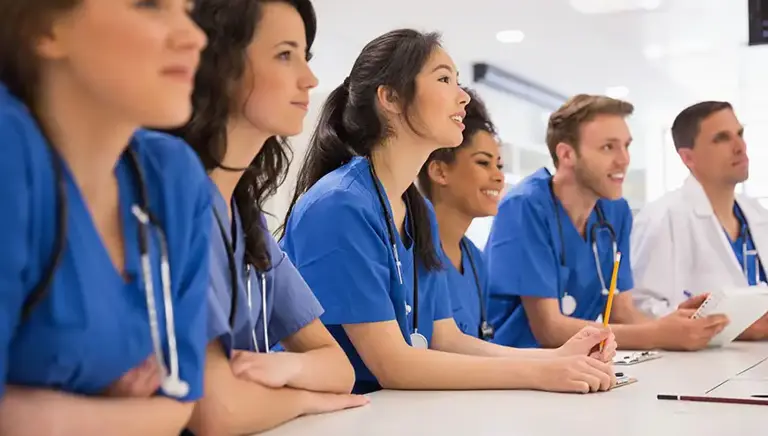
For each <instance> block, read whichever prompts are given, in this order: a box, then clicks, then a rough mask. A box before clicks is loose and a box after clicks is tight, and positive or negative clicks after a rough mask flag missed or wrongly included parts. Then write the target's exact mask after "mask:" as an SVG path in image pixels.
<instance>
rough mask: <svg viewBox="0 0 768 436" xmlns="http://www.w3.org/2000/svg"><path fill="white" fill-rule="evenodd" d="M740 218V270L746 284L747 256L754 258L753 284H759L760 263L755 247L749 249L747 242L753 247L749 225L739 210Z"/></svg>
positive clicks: (747, 272)
mask: <svg viewBox="0 0 768 436" xmlns="http://www.w3.org/2000/svg"><path fill="white" fill-rule="evenodd" d="M736 207H738V205H737V206H736ZM740 215H741V218H739V221H740V222H741V233H740V236H743V237H744V239H743V240H742V241H741V263H742V265H741V268H742V270H743V271H744V278H746V279H747V283H749V267H748V265H747V259H748V257H749V256H754V258H755V284H760V267H761V261H760V256H759V255H758V253H757V247H755V248H754V249H752V250H750V249H749V241H752V244H753V245H754V242H755V240H754V239H752V232H751V231H750V230H749V224H748V223H747V218H746V217H744V212H743V211H741V210H740Z"/></svg>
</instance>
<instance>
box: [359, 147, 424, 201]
mask: <svg viewBox="0 0 768 436" xmlns="http://www.w3.org/2000/svg"><path fill="white" fill-rule="evenodd" d="M431 152H432V150H431V149H428V148H427V147H424V144H423V143H420V142H419V141H412V140H406V139H401V140H393V141H390V142H387V143H384V144H379V146H377V147H375V148H374V149H373V151H372V152H371V163H372V165H373V169H374V171H376V176H377V177H378V178H379V181H380V182H381V184H382V186H383V187H384V192H385V193H386V194H387V199H389V204H391V205H393V207H394V206H395V205H398V204H400V201H401V198H402V197H403V194H404V193H405V191H406V189H408V187H409V186H410V185H411V184H412V183H413V181H414V180H416V177H418V175H419V170H420V169H421V167H422V165H424V162H426V161H427V158H428V157H429V154H430V153H431Z"/></svg>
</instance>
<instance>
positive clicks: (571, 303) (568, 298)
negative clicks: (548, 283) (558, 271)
mask: <svg viewBox="0 0 768 436" xmlns="http://www.w3.org/2000/svg"><path fill="white" fill-rule="evenodd" d="M560 303H561V307H562V309H563V315H568V316H571V315H573V313H574V312H576V306H577V304H576V298H574V297H573V295H571V294H567V293H566V294H565V295H563V298H562V300H560Z"/></svg>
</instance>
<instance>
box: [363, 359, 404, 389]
mask: <svg viewBox="0 0 768 436" xmlns="http://www.w3.org/2000/svg"><path fill="white" fill-rule="evenodd" d="M402 354H407V353H402ZM402 354H398V355H390V356H387V357H386V358H377V359H376V362H377V363H376V364H375V365H371V366H368V368H369V369H370V370H371V373H372V374H373V376H374V377H376V381H378V382H379V385H380V386H381V387H382V389H393V390H405V389H408V385H409V383H408V382H407V380H406V379H407V374H408V369H407V368H408V364H407V357H406V356H404V355H402Z"/></svg>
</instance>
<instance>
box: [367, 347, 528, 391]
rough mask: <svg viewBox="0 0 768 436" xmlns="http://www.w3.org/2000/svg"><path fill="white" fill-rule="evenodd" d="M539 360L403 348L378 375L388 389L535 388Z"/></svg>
mask: <svg viewBox="0 0 768 436" xmlns="http://www.w3.org/2000/svg"><path fill="white" fill-rule="evenodd" d="M538 361H539V360H537V359H520V358H510V357H478V356H467V355H462V354H454V353H446V352H442V351H437V350H423V349H416V348H410V347H408V348H404V349H403V350H402V351H400V352H398V353H394V355H390V356H389V358H388V360H387V363H386V365H382V366H381V368H380V374H375V375H376V377H377V379H378V380H379V383H380V384H381V385H382V387H384V388H385V389H401V390H481V389H531V388H534V387H535V384H536V381H535V380H534V379H535V374H536V373H537V371H536V369H537V368H536V364H537V362H538Z"/></svg>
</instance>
